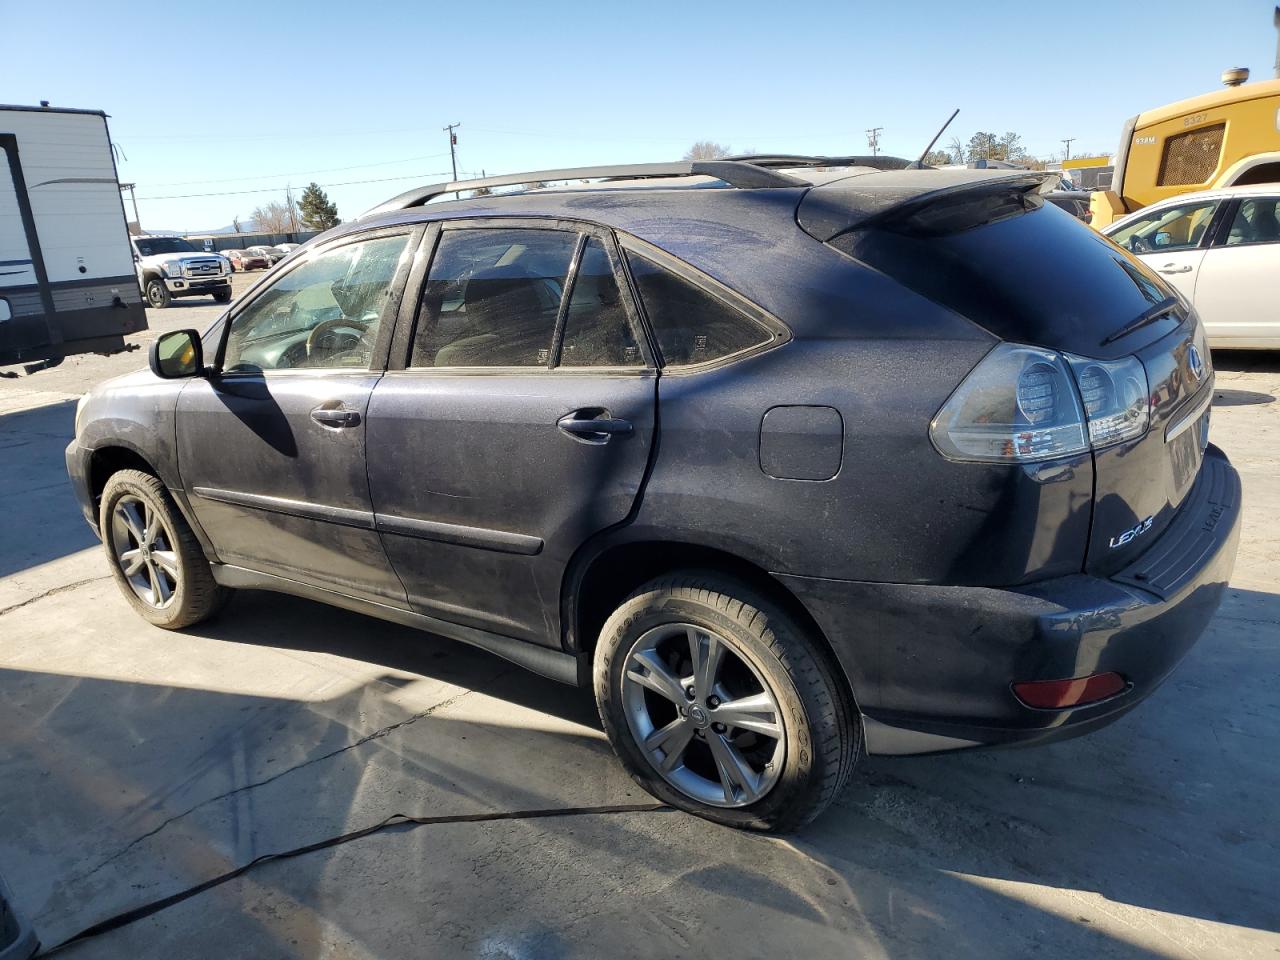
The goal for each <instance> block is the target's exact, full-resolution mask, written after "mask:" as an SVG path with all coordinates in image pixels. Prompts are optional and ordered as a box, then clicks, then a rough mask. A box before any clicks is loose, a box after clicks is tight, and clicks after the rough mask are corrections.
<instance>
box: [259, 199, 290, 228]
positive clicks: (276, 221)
mask: <svg viewBox="0 0 1280 960" xmlns="http://www.w3.org/2000/svg"><path fill="white" fill-rule="evenodd" d="M251 216H252V217H253V222H254V225H255V227H256V229H257V231H258V232H259V233H289V232H290V231H291V230H293V225H294V223H296V222H297V219H298V214H297V211H296V210H293V209H290V207H289V203H288V201H287V200H286V201H285V202H283V203H282V202H280V201H279V200H271V201H269V202H267V203H264V204H263V205H262V206H260V207H254V209H253V213H252V214H251Z"/></svg>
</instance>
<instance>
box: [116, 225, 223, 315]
mask: <svg viewBox="0 0 1280 960" xmlns="http://www.w3.org/2000/svg"><path fill="white" fill-rule="evenodd" d="M131 239H132V241H133V261H134V264H135V265H136V266H137V270H138V285H139V286H140V287H142V293H143V296H144V297H146V301H147V306H149V307H154V308H156V309H157V310H159V309H161V308H163V307H167V306H168V305H169V303H170V302H171V301H172V300H173V298H174V297H199V296H203V295H205V294H210V293H211V294H213V299H214V300H215V301H217V302H218V303H230V302H231V261H229V260H228V259H227V258H226V257H223V256H220V255H219V254H216V253H206V252H204V251H203V250H197V249H196V248H195V247H193V246H192V245H191V242H190V241H189V240H187V239H185V238H183V237H148V236H143V237H132V238H131Z"/></svg>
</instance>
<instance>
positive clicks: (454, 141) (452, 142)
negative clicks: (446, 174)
mask: <svg viewBox="0 0 1280 960" xmlns="http://www.w3.org/2000/svg"><path fill="white" fill-rule="evenodd" d="M460 126H462V124H460V123H451V124H449V125H448V126H447V127H445V128H444V132H445V133H447V134H449V162H450V163H451V164H453V180H454V182H455V183H456V182H457V180H458V153H457V151H456V150H455V149H454V148H455V147H457V146H458V135H457V134H456V133H454V132H453V131H454V130H456V129H457V128H458V127H460Z"/></svg>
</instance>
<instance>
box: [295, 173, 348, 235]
mask: <svg viewBox="0 0 1280 960" xmlns="http://www.w3.org/2000/svg"><path fill="white" fill-rule="evenodd" d="M298 207H299V208H300V209H301V210H302V225H303V226H305V227H306V228H307V229H308V230H328V229H329V228H330V227H336V226H337V225H338V224H340V223H341V222H342V221H341V220H339V219H338V208H337V206H335V205H334V204H332V203H330V202H329V195H328V194H327V193H325V192H324V191H323V190H321V189H320V184H318V183H314V182H312V183H309V184H307V189H305V190H303V191H302V199H301V200H299V201H298Z"/></svg>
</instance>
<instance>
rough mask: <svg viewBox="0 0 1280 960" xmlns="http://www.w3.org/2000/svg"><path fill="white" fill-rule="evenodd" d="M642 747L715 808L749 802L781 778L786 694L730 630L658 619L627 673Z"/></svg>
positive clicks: (657, 766)
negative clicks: (733, 638)
mask: <svg viewBox="0 0 1280 960" xmlns="http://www.w3.org/2000/svg"><path fill="white" fill-rule="evenodd" d="M622 703H623V709H624V711H625V712H626V715H627V724H628V726H629V727H630V730H631V735H632V737H633V738H634V739H635V742H636V744H637V746H639V748H640V752H641V753H643V754H644V757H645V759H646V760H647V761H648V762H649V764H650V765H651V766H652V767H653V768H654V770H656V771H657V772H658V774H659V775H660V776H661V777H662V778H663V779H664V780H666V781H667V782H668V783H669V784H671V785H672V786H673V787H675V788H676V789H677V790H679V791H680V792H681V793H683V794H685V795H686V796H689V797H692V798H693V799H694V800H698V801H700V802H702V803H706V804H709V805H711V806H716V807H743V806H747V805H748V804H752V803H755V802H756V801H757V800H760V799H761V798H762V797H764V796H765V794H767V793H768V792H769V791H770V790H771V789H772V788H773V786H774V784H775V783H777V780H778V777H779V775H780V774H781V773H782V767H783V762H784V760H785V757H786V723H785V719H784V717H783V713H782V710H781V709H780V708H779V706H778V697H777V695H776V694H775V693H774V691H773V690H772V689H771V688H770V687H769V684H768V682H767V681H766V680H765V678H764V676H763V675H762V674H761V672H760V671H759V670H757V669H756V667H755V666H754V665H753V664H752V663H751V662H750V661H749V660H748V659H747V657H745V656H744V655H743V653H742V652H741V651H740V650H739V649H738V648H737V647H736V646H735V645H734V644H733V643H732V642H730V641H729V640H727V639H726V638H725V637H723V636H720V635H719V634H717V633H714V632H712V631H710V630H707V629H706V628H704V627H700V626H696V625H694V624H690V623H671V624H663V625H662V626H660V627H655V628H653V629H651V630H649V631H647V632H646V633H645V634H643V635H642V636H641V637H640V639H639V640H637V641H636V643H635V646H633V647H632V648H631V651H630V652H629V653H628V654H627V660H626V665H625V668H624V670H623V673H622Z"/></svg>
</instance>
